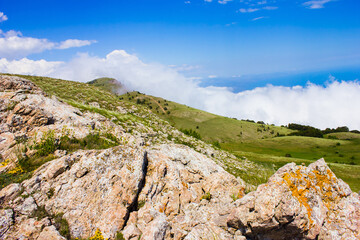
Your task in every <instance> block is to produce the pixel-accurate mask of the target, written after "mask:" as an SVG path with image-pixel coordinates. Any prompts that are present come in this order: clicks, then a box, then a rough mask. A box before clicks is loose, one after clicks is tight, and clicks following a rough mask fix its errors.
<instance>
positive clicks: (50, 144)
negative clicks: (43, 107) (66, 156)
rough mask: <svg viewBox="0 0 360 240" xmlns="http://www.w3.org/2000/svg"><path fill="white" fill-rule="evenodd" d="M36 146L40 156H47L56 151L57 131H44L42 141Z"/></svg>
mask: <svg viewBox="0 0 360 240" xmlns="http://www.w3.org/2000/svg"><path fill="white" fill-rule="evenodd" d="M34 148H35V149H37V150H38V151H37V152H36V154H37V155H38V156H46V155H49V154H50V153H53V152H55V150H56V148H57V143H56V140H55V132H54V131H52V130H50V131H48V132H46V133H44V134H43V136H42V137H41V140H40V143H38V144H36V145H35V146H34Z"/></svg>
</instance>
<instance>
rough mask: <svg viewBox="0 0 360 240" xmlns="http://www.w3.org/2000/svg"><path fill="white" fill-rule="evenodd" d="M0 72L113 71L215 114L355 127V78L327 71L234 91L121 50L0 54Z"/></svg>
mask: <svg viewBox="0 0 360 240" xmlns="http://www.w3.org/2000/svg"><path fill="white" fill-rule="evenodd" d="M0 72H7V73H17V74H30V75H40V76H49V77H56V78H63V79H68V80H74V81H81V82H87V81H90V80H92V79H95V78H98V77H113V78H116V79H117V80H119V81H120V82H122V83H123V84H125V85H126V86H127V87H128V88H129V89H134V90H137V91H140V92H144V93H146V94H151V95H155V96H160V97H163V98H166V99H169V100H172V101H176V102H179V103H183V104H186V105H189V106H192V107H195V108H199V109H202V110H205V111H208V112H212V113H215V114H219V115H223V116H228V117H236V118H238V119H253V120H256V121H259V120H261V121H264V122H267V123H274V124H276V125H281V124H287V123H292V122H294V123H300V124H307V125H312V126H315V127H318V128H322V129H324V128H326V127H332V128H334V127H338V126H348V127H349V128H350V129H360V112H359V109H358V106H357V105H356V104H354V103H358V102H360V83H359V82H358V81H357V80H354V81H347V82H345V81H338V80H335V79H333V78H331V77H330V79H329V82H328V83H327V84H325V86H319V85H315V84H311V83H309V84H308V85H307V86H305V87H302V86H294V87H282V86H272V85H268V86H266V87H261V88H255V89H253V90H249V91H243V92H239V93H234V92H232V91H231V89H230V88H224V87H200V86H199V82H197V81H194V80H192V79H189V78H186V77H184V76H183V75H181V74H180V73H179V72H178V71H177V70H176V69H174V68H171V67H168V66H164V65H161V64H157V63H144V62H143V61H141V60H140V59H139V58H138V57H137V56H135V55H131V54H128V53H127V52H125V51H124V50H115V51H112V52H111V53H109V54H108V55H107V56H106V57H105V58H100V57H94V56H89V55H88V54H78V55H77V56H76V57H75V58H73V59H72V60H71V61H69V62H60V61H59V62H50V61H46V60H39V61H34V60H30V59H28V58H23V59H20V60H8V59H5V58H2V59H0Z"/></svg>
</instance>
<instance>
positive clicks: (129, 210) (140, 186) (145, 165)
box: [121, 151, 149, 229]
mask: <svg viewBox="0 0 360 240" xmlns="http://www.w3.org/2000/svg"><path fill="white" fill-rule="evenodd" d="M147 155H148V153H147V151H145V153H144V157H143V164H142V172H141V174H142V176H141V178H140V181H139V184H138V186H137V191H136V194H135V196H134V199H133V201H132V202H131V204H130V205H129V207H128V208H127V212H126V215H125V217H124V224H123V226H122V228H121V229H124V228H125V227H126V224H127V222H128V221H129V217H130V214H131V213H132V212H135V211H137V210H138V207H139V195H140V193H141V191H142V190H143V188H144V187H145V183H146V175H147V171H148V165H149V160H148V157H147Z"/></svg>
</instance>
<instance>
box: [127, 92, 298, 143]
mask: <svg viewBox="0 0 360 240" xmlns="http://www.w3.org/2000/svg"><path fill="white" fill-rule="evenodd" d="M121 97H122V98H123V99H124V100H125V101H129V102H132V103H137V102H139V101H138V99H139V100H140V101H142V100H145V102H144V103H142V104H143V105H145V106H148V107H149V108H151V110H152V111H153V112H154V113H156V114H158V116H159V117H161V118H163V119H165V120H167V121H169V122H170V123H171V124H173V125H174V126H175V127H176V128H178V129H180V128H184V129H193V130H196V131H197V132H199V133H200V135H201V136H202V139H203V140H205V141H208V142H214V141H219V142H241V141H249V140H255V139H262V138H271V137H274V136H276V134H277V133H279V134H288V133H290V132H292V131H291V130H289V129H287V128H284V127H277V126H270V125H263V124H257V123H252V122H248V121H244V120H241V121H240V120H236V119H232V118H227V117H223V116H218V115H215V114H211V113H208V112H205V111H201V110H198V109H194V108H191V107H188V106H185V105H182V104H178V103H175V102H171V101H167V100H164V99H162V98H159V97H152V96H148V95H143V94H140V93H138V92H131V93H128V94H124V95H122V96H121ZM159 105H160V106H159ZM163 109H164V111H163Z"/></svg>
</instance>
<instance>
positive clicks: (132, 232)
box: [0, 145, 244, 239]
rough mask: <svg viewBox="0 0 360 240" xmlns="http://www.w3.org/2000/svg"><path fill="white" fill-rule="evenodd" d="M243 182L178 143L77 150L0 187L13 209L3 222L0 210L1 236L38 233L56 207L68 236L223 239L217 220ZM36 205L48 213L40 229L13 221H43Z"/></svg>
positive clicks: (222, 225)
mask: <svg viewBox="0 0 360 240" xmlns="http://www.w3.org/2000/svg"><path fill="white" fill-rule="evenodd" d="M243 189H244V186H243V185H241V183H240V182H239V181H238V180H236V179H235V178H234V177H233V176H231V175H230V174H228V173H227V172H225V171H224V170H223V169H222V168H221V167H219V166H217V165H216V164H215V163H214V162H213V161H212V160H211V159H208V158H207V157H205V156H204V155H202V154H199V153H197V152H195V151H194V150H192V149H189V148H188V147H184V146H181V145H162V146H158V147H156V148H150V149H145V148H142V147H138V148H131V147H128V146H119V147H116V148H112V149H108V150H102V151H78V152H76V153H74V154H71V155H67V156H64V157H61V158H59V159H56V160H53V161H51V162H49V163H46V164H45V165H43V166H42V167H41V168H40V169H38V170H37V171H36V172H35V173H34V175H33V177H32V178H31V179H29V180H25V181H24V182H23V183H22V184H20V185H19V184H13V185H9V186H8V187H6V188H4V189H3V190H1V191H0V196H1V199H3V200H2V201H3V206H6V208H8V209H9V211H11V213H12V215H13V216H14V217H13V220H12V221H9V217H6V216H8V215H11V214H10V212H9V213H8V212H6V213H5V212H4V213H3V215H4V219H5V220H4V222H6V224H4V225H6V227H4V229H7V230H6V232H5V230H4V232H5V233H4V234H3V236H2V237H3V238H9V239H16V238H21V237H30V238H33V239H36V238H37V237H39V238H40V237H41V236H44V235H45V234H49V232H51V231H50V230H49V229H50V227H51V226H53V224H54V223H53V218H54V217H53V216H56V215H58V214H61V215H62V217H63V218H64V219H66V220H67V222H68V224H69V227H70V233H71V236H72V237H74V238H75V237H79V238H86V237H89V236H92V235H93V234H94V233H95V231H96V229H100V231H101V232H102V234H103V236H104V237H105V238H109V237H110V238H114V236H115V235H116V233H117V232H119V231H121V230H123V232H124V235H125V236H126V237H127V239H132V238H136V239H138V238H139V237H140V236H141V238H140V239H170V238H171V239H184V238H185V239H200V238H208V237H210V236H217V237H218V238H220V239H226V238H231V234H230V233H229V232H227V230H226V228H227V227H226V221H225V220H226V217H227V215H228V214H229V213H230V210H231V209H232V208H233V207H234V205H233V200H232V198H231V196H232V195H234V194H238V193H239V191H242V190H243ZM20 194H21V195H20ZM204 196H210V197H204ZM42 208H43V209H44V211H45V212H46V213H47V216H45V218H44V219H48V218H50V224H49V225H47V228H44V230H43V232H39V231H37V230H38V229H36V228H30V226H29V229H28V230H27V231H26V232H23V231H22V230H21V229H20V227H23V228H24V227H25V225H26V224H33V222H34V221H45V220H44V219H34V213H35V212H37V211H39V209H42ZM42 217H43V216H42ZM45 229H46V233H45V232H44V231H45ZM51 229H52V231H53V230H54V228H53V227H52V228H51Z"/></svg>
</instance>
